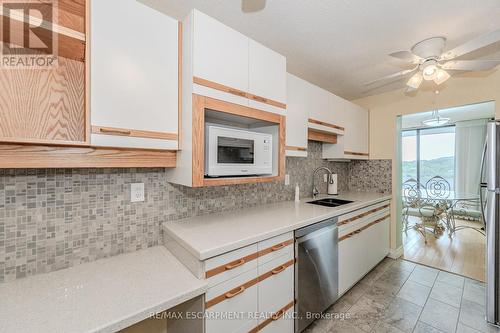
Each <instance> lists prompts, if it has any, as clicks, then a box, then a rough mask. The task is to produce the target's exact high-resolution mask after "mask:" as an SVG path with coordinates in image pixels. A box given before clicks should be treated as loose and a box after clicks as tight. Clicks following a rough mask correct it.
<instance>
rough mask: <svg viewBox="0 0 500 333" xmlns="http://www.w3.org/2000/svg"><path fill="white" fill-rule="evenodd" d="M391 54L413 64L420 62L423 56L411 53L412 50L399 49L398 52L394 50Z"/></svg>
mask: <svg viewBox="0 0 500 333" xmlns="http://www.w3.org/2000/svg"><path fill="white" fill-rule="evenodd" d="M389 55H390V56H391V57H393V58H396V59H400V60H404V61H407V62H409V63H412V64H418V63H419V62H420V60H422V58H420V57H419V56H417V55H415V54H413V53H411V52H410V51H398V52H393V53H391V54H389Z"/></svg>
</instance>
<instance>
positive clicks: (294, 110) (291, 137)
mask: <svg viewBox="0 0 500 333" xmlns="http://www.w3.org/2000/svg"><path fill="white" fill-rule="evenodd" d="M287 91H288V104H287V111H286V113H287V114H286V155H287V156H301V157H307V118H308V110H309V107H310V104H311V102H312V98H311V97H312V96H310V94H309V92H310V91H311V84H310V83H309V82H307V81H304V80H302V79H300V78H298V77H296V76H294V75H292V74H287Z"/></svg>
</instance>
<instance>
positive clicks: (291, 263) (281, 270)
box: [259, 259, 295, 282]
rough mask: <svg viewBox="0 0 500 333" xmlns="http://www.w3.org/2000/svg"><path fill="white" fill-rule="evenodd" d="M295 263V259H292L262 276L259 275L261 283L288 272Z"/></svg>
mask: <svg viewBox="0 0 500 333" xmlns="http://www.w3.org/2000/svg"><path fill="white" fill-rule="evenodd" d="M294 263H295V259H291V260H289V261H287V262H285V263H284V264H282V265H279V266H278V267H275V268H273V269H271V270H270V271H268V272H265V273H264V274H262V275H259V282H260V281H264V280H265V279H267V278H270V277H271V276H273V275H278V274H280V273H281V272H283V271H284V270H286V269H287V268H288V267H290V266H293V264H294Z"/></svg>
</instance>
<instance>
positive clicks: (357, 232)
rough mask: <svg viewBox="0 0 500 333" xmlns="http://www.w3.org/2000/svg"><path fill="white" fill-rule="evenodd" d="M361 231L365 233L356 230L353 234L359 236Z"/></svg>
mask: <svg viewBox="0 0 500 333" xmlns="http://www.w3.org/2000/svg"><path fill="white" fill-rule="evenodd" d="M361 231H363V230H361V229H359V230H356V231H354V232H353V234H355V235H357V234H359V233H360V232H361Z"/></svg>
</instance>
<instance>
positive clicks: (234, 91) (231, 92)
mask: <svg viewBox="0 0 500 333" xmlns="http://www.w3.org/2000/svg"><path fill="white" fill-rule="evenodd" d="M228 92H229V93H230V94H233V95H238V96H241V97H247V96H246V94H245V93H244V92H243V91H239V90H236V89H229V90H228Z"/></svg>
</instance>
